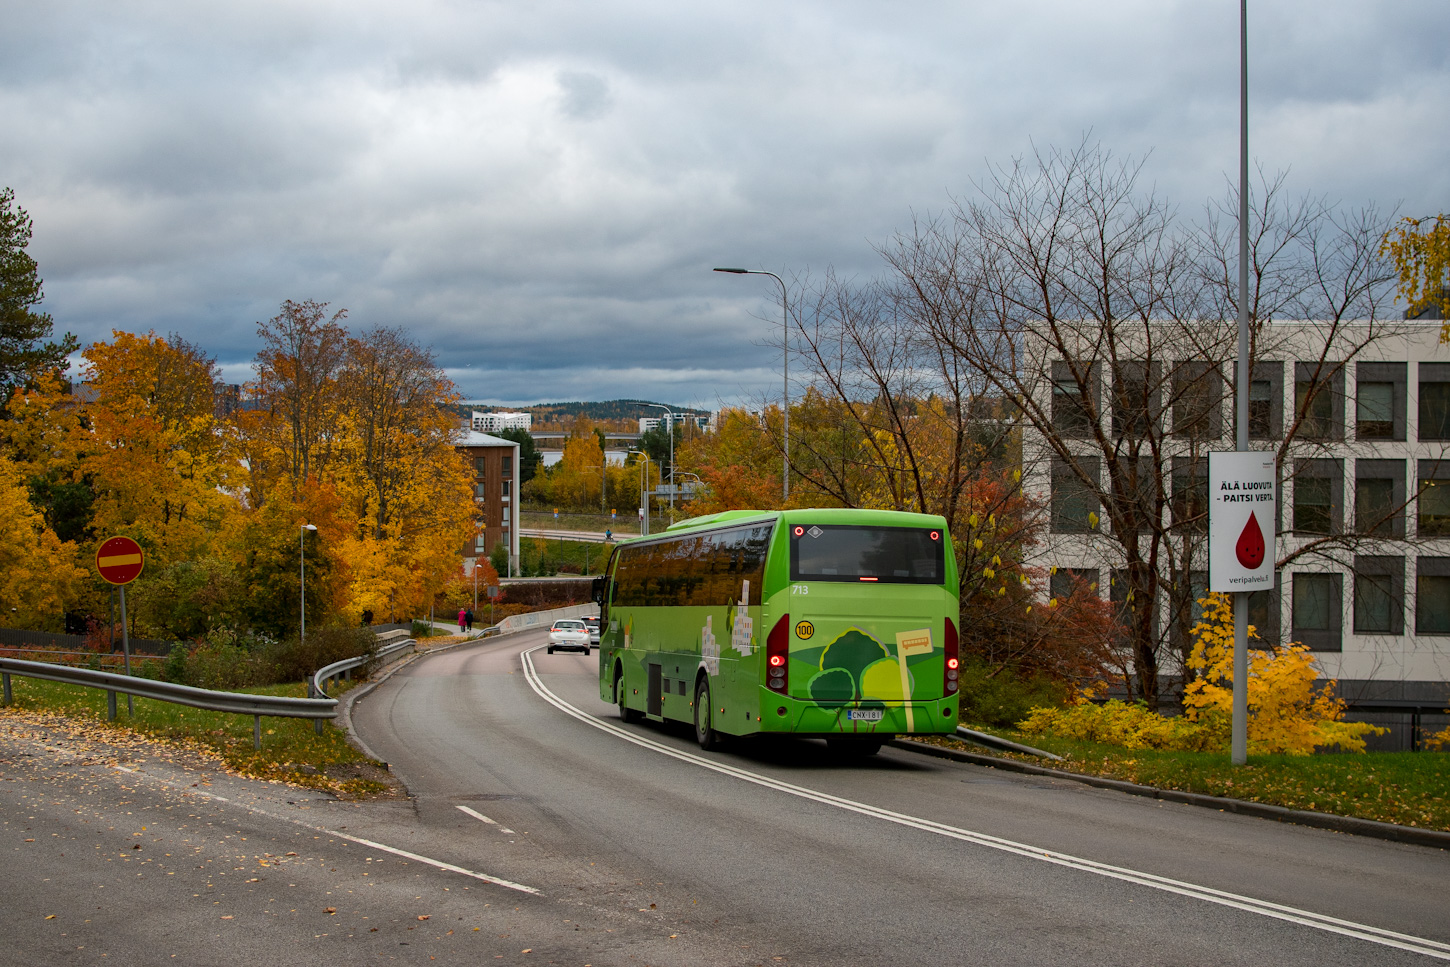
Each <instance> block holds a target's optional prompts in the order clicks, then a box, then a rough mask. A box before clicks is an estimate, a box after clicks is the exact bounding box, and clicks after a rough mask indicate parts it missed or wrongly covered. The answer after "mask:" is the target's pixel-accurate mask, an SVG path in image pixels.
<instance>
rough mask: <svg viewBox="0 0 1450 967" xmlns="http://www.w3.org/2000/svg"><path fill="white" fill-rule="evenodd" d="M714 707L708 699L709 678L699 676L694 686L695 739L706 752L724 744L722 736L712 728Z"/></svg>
mask: <svg viewBox="0 0 1450 967" xmlns="http://www.w3.org/2000/svg"><path fill="white" fill-rule="evenodd" d="M714 712H715V709H714V707H713V706H712V704H711V699H710V680H709V679H708V678H701V679H700V684H698V685H696V686H695V741H696V742H698V743H700V748H701V749H703V750H704V751H706V752H709V751H711V750H712V749H718V748H720V746H721V745H723V744H724V737H723V736H721V735H720V733H719V732H716V731H715V729H714V722H715V716H714Z"/></svg>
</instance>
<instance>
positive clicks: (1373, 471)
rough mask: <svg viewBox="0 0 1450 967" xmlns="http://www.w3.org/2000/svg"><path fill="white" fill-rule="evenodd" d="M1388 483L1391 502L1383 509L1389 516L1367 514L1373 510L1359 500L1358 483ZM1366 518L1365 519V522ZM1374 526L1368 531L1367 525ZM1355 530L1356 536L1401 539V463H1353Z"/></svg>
mask: <svg viewBox="0 0 1450 967" xmlns="http://www.w3.org/2000/svg"><path fill="white" fill-rule="evenodd" d="M1365 480H1377V481H1378V480H1388V481H1390V499H1389V505H1388V507H1387V508H1386V509H1387V510H1388V511H1389V516H1388V517H1386V516H1385V515H1384V514H1383V513H1381V514H1374V513H1370V514H1366V513H1365V511H1367V510H1369V511H1372V510H1373V508H1369V507H1367V506H1366V504H1367V501H1365V500H1361V497H1362V496H1363V494H1362V491H1361V481H1365ZM1367 517H1368V519H1366V518H1367ZM1370 524H1374V525H1375V526H1374V527H1373V528H1371V527H1370V526H1369V525H1370ZM1354 530H1355V533H1357V534H1366V535H1370V536H1374V537H1391V538H1403V537H1404V536H1405V461H1404V460H1356V461H1355V462H1354Z"/></svg>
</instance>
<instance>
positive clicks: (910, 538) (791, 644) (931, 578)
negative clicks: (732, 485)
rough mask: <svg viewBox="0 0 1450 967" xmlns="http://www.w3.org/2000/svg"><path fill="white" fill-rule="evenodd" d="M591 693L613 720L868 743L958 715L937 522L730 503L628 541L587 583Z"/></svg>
mask: <svg viewBox="0 0 1450 967" xmlns="http://www.w3.org/2000/svg"><path fill="white" fill-rule="evenodd" d="M594 597H595V600H596V601H597V602H598V604H599V606H600V624H601V627H602V629H603V630H602V632H601V635H600V647H599V694H600V697H601V698H602V699H604V700H605V701H607V702H611V703H615V704H617V705H618V706H619V714H620V717H621V718H622V719H624V720H625V721H626V722H633V721H638V720H640V719H641V718H645V719H650V720H654V721H659V722H663V721H679V722H688V723H692V724H693V725H694V727H695V737H696V739H697V740H698V741H699V743H700V746H701V748H703V749H706V750H709V749H711V748H713V747H715V746H716V745H717V744H719V743H720V742H721V741H722V740H723V739H724V738H725V737H728V736H743V735H753V734H757V733H773V732H774V733H781V732H788V733H792V734H795V735H807V736H819V737H823V738H825V739H826V740H827V743H828V744H829V745H830V746H831V747H832V749H833V750H835V751H839V752H842V753H845V754H860V755H870V754H874V753H875V752H877V751H878V750H879V749H880V748H881V745H882V743H883V742H885V741H886V740H888V739H891V738H893V737H895V736H898V735H922V734H941V733H950V732H954V731H955V730H956V726H957V704H958V703H957V697H958V678H957V674H958V655H957V625H956V622H957V616H958V613H959V608H958V584H957V567H956V556H955V555H954V554H953V552H952V545H951V538H950V537H949V536H948V534H947V529H946V520H945V519H944V518H942V517H936V516H931V515H927V514H908V513H900V512H896V511H884V510H850V509H835V508H833V509H815V510H783V511H746V510H734V511H727V512H725V513H721V514H713V515H710V516H708V517H697V518H693V519H691V520H687V521H682V522H680V523H678V524H675V525H674V526H672V527H670V528H669V529H668V530H666V531H665V532H664V533H662V534H658V535H650V536H648V537H641V538H638V539H635V540H630V541H627V542H625V543H622V544H620V545H619V546H618V547H616V548H615V549H614V551H613V553H612V554H611V555H610V558H609V563H608V566H607V568H606V570H605V575H604V577H601V578H598V579H596V581H595V585H594Z"/></svg>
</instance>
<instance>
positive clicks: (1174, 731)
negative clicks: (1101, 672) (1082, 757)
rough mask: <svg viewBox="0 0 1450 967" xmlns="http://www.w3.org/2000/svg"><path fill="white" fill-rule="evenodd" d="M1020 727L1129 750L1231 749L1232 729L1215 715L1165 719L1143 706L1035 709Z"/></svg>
mask: <svg viewBox="0 0 1450 967" xmlns="http://www.w3.org/2000/svg"><path fill="white" fill-rule="evenodd" d="M1017 727H1018V728H1019V729H1021V730H1022V731H1023V732H1027V733H1031V734H1034V735H1035V734H1040V733H1043V732H1048V733H1051V734H1052V735H1057V736H1061V737H1063V738H1065V739H1081V740H1083V741H1086V742H1102V743H1104V744H1106V745H1120V746H1122V747H1123V748H1125V749H1173V750H1177V751H1180V752H1214V751H1218V750H1220V749H1222V748H1225V747H1226V746H1227V743H1228V738H1229V729H1230V725H1229V722H1228V720H1227V719H1226V718H1225V717H1224V716H1222V715H1219V714H1217V713H1212V714H1208V715H1202V716H1199V717H1198V718H1196V719H1189V718H1186V717H1185V718H1166V717H1165V716H1162V715H1159V714H1158V713H1157V712H1152V711H1149V710H1148V707H1147V706H1145V705H1143V704H1142V703H1136V702H1135V703H1128V702H1119V701H1117V700H1116V699H1114V700H1112V701H1109V702H1107V703H1105V704H1103V705H1094V704H1092V703H1091V702H1088V701H1084V702H1082V703H1080V704H1078V705H1072V706H1069V707H1067V708H1035V709H1033V710H1032V712H1031V714H1029V715H1028V716H1027V718H1026V719H1024V720H1023V721H1022V722H1020V723H1018V725H1017Z"/></svg>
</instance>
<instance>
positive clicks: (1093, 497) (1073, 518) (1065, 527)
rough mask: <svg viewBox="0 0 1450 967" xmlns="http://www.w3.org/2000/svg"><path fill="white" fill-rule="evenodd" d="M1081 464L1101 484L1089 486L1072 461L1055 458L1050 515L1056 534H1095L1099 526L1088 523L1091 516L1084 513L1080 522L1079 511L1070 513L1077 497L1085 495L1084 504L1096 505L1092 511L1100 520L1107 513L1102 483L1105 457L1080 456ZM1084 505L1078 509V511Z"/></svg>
mask: <svg viewBox="0 0 1450 967" xmlns="http://www.w3.org/2000/svg"><path fill="white" fill-rule="evenodd" d="M1076 460H1077V462H1078V465H1079V466H1081V467H1082V470H1083V472H1084V473H1085V474H1090V475H1092V476H1093V477H1094V478H1095V479H1096V480H1097V481H1099V483H1097V484H1095V485H1091V486H1090V485H1089V484H1087V483H1085V482H1084V481H1083V479H1082V478H1081V477H1079V476H1078V473H1077V471H1076V470H1074V469H1073V467H1072V464H1070V463H1068V462H1067V461H1066V460H1064V459H1062V458H1061V457H1053V458H1052V483H1051V488H1052V490H1051V494H1050V495H1049V511H1050V513H1049V518H1048V530H1049V531H1050V532H1051V533H1053V534H1094V533H1097V529H1096V528H1094V527H1093V526H1092V525H1091V524H1090V523H1089V522H1088V515H1087V514H1086V513H1084V514H1083V515H1082V519H1081V520H1080V521H1079V520H1078V517H1077V514H1076V513H1073V514H1072V515H1068V514H1067V513H1065V511H1066V510H1067V509H1068V505H1069V502H1070V501H1072V500H1073V498H1075V497H1077V498H1082V507H1086V506H1087V503H1088V502H1089V501H1090V502H1091V504H1092V507H1091V509H1090V510H1089V511H1088V513H1094V514H1097V515H1098V518H1099V523H1101V518H1102V514H1103V505H1102V498H1101V496H1100V494H1101V491H1100V490H1099V488H1100V487H1101V486H1102V484H1101V481H1102V472H1103V468H1102V458H1101V457H1077V458H1076ZM1077 509H1082V508H1074V510H1077Z"/></svg>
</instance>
